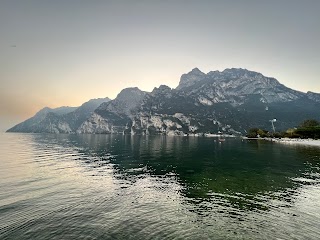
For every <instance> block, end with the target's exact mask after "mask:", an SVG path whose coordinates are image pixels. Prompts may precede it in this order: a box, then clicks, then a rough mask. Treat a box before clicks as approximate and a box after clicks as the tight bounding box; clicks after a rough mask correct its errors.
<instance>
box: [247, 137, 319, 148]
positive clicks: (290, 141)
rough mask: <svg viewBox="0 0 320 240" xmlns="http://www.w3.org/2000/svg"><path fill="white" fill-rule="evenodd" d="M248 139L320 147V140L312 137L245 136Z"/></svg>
mask: <svg viewBox="0 0 320 240" xmlns="http://www.w3.org/2000/svg"><path fill="white" fill-rule="evenodd" d="M243 139H247V140H260V139H261V140H265V141H269V142H275V143H281V144H288V145H302V146H314V147H320V140H315V139H312V138H308V139H301V138H246V137H245V138H243Z"/></svg>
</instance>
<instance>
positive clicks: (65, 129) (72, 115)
mask: <svg viewBox="0 0 320 240" xmlns="http://www.w3.org/2000/svg"><path fill="white" fill-rule="evenodd" d="M109 100H110V99H109V98H99V99H91V100H89V101H88V102H86V103H84V104H82V105H81V106H80V107H59V108H54V109H52V108H48V107H45V108H43V109H41V110H40V111H39V112H37V113H36V114H35V115H34V116H33V117H31V118H29V119H27V120H26V121H24V122H22V123H19V124H17V125H16V126H14V127H12V128H10V129H9V130H7V132H33V133H41V132H46V133H72V132H75V130H76V129H77V128H78V127H79V126H80V124H81V123H82V122H83V121H85V120H86V119H87V118H88V117H89V116H90V115H91V113H92V112H93V111H94V110H95V109H96V108H97V107H98V106H99V105H100V104H101V103H103V102H107V101H109Z"/></svg>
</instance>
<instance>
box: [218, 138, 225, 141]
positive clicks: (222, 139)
mask: <svg viewBox="0 0 320 240" xmlns="http://www.w3.org/2000/svg"><path fill="white" fill-rule="evenodd" d="M218 141H219V142H225V141H226V139H225V138H219V139H218Z"/></svg>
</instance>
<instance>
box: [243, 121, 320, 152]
mask: <svg viewBox="0 0 320 240" xmlns="http://www.w3.org/2000/svg"><path fill="white" fill-rule="evenodd" d="M243 139H248V140H260V139H261V140H266V141H271V142H276V143H282V144H294V145H308V146H318V147H320V123H319V122H318V121H317V120H314V119H311V120H305V121H303V122H302V123H301V124H300V125H299V126H298V127H296V128H290V129H288V130H286V131H283V132H273V133H270V132H268V131H266V130H262V129H259V128H251V129H249V131H248V133H247V135H246V137H243Z"/></svg>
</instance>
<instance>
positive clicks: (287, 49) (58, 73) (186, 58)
mask: <svg viewBox="0 0 320 240" xmlns="http://www.w3.org/2000/svg"><path fill="white" fill-rule="evenodd" d="M319 9H320V1H316V0H314V1H313V0H308V1H296V0H287V1H276V0H272V1H251V0H243V1H228V0H227V1H225V0H224V1H222V0H221V1H214V0H212V1H204V0H202V1H201V0H200V1H188V0H184V1H182V0H177V1H94V0H93V1H75V0H70V1H60V0H58V1H32V0H31V1H15V0H11V1H1V3H0V30H1V38H0V52H1V54H0V81H1V88H0V123H1V124H0V130H5V129H7V128H8V127H11V126H13V125H14V124H15V123H18V122H20V121H22V120H24V119H26V118H27V117H31V116H32V115H34V114H35V113H36V112H37V111H38V110H39V109H41V108H43V107H45V106H48V107H51V108H55V107H58V106H63V105H68V106H80V105H81V104H82V103H83V102H85V101H87V100H89V99H92V98H97V97H110V98H114V97H116V95H117V94H118V93H119V92H120V91H121V89H123V88H126V87H139V88H140V89H142V90H144V91H151V90H152V89H153V88H154V87H158V86H159V85H160V84H165V85H168V86H170V87H172V88H175V87H177V85H178V83H179V78H180V75H181V73H183V72H188V71H189V69H192V68H193V67H195V66H197V67H199V68H200V69H201V70H202V71H204V72H205V73H207V72H208V71H210V70H212V69H218V70H220V71H221V70H223V69H225V68H231V67H242V68H247V69H252V70H255V71H258V72H262V73H263V74H264V75H267V76H272V77H275V78H277V79H278V80H279V81H280V82H281V83H283V84H284V85H286V86H288V87H290V88H293V89H296V90H300V91H305V92H306V91H308V90H310V91H313V92H320V82H319V76H320V67H319V66H320V62H319V54H320V45H319V42H320V28H319V23H320V15H319Z"/></svg>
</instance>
